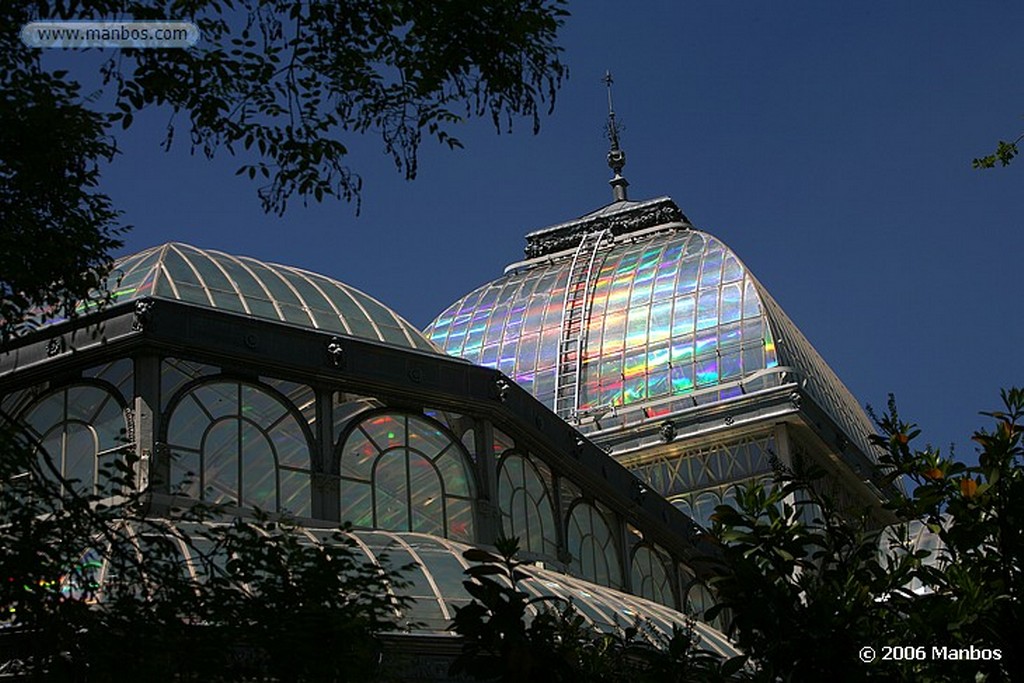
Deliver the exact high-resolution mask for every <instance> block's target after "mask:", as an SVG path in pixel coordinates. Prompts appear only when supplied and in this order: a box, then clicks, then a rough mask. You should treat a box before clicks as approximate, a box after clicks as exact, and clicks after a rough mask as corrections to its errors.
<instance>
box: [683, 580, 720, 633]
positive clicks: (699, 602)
mask: <svg viewBox="0 0 1024 683" xmlns="http://www.w3.org/2000/svg"><path fill="white" fill-rule="evenodd" d="M716 602H717V601H716V600H715V596H714V594H713V593H712V592H711V590H710V589H709V588H708V587H707V586H705V585H704V584H703V583H702V582H700V581H694V582H693V583H691V584H690V585H689V587H687V589H686V599H685V600H684V601H683V611H684V612H685V613H686V614H689V615H690V616H691V617H693V618H694V619H698V620H700V621H703V622H705V623H709V622H708V621H707V619H705V618H704V614H705V613H706V612H707V611H708V610H709V609H711V608H712V607H713V606H714V605H715V603H716ZM710 623H711V624H712V625H713V626H716V627H718V628H721V626H722V617H721V616H718V617H716V618H715V619H714V620H713V621H712V622H710Z"/></svg>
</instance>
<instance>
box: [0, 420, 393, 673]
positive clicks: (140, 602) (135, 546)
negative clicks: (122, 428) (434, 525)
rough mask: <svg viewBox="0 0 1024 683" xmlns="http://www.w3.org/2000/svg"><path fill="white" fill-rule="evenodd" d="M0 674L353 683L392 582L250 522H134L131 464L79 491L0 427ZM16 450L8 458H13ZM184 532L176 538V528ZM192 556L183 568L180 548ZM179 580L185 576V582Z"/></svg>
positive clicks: (367, 659) (348, 556) (357, 557)
mask: <svg viewBox="0 0 1024 683" xmlns="http://www.w3.org/2000/svg"><path fill="white" fill-rule="evenodd" d="M0 435H2V436H0V438H2V441H3V443H2V444H0V446H2V450H0V452H3V453H4V455H5V457H4V458H2V459H0V481H4V482H7V483H6V485H4V486H3V487H2V488H0V577H3V581H2V582H0V609H3V613H4V614H5V616H6V618H5V620H4V623H3V625H2V627H0V634H2V638H0V647H2V648H3V650H2V651H0V672H2V673H9V674H19V675H23V676H26V677H28V678H29V679H39V680H47V681H89V682H95V681H139V680H144V681H153V682H157V683H158V682H160V681H168V682H170V681H190V680H195V681H246V680H275V681H295V682H298V681H365V680H370V679H372V678H373V677H374V675H375V671H376V667H377V664H378V661H379V657H380V645H379V642H378V641H377V638H376V634H378V633H380V632H382V631H395V630H399V629H400V628H401V627H400V624H399V615H400V613H401V610H402V609H403V608H405V607H406V606H407V600H405V599H402V598H394V597H391V596H392V592H391V591H390V590H389V588H394V587H400V586H402V585H403V582H402V580H401V578H400V576H399V575H398V574H396V573H390V572H386V571H384V570H382V569H381V568H380V567H379V566H376V565H369V564H366V563H365V558H364V557H363V556H362V555H361V554H359V553H358V552H356V551H355V550H353V548H352V547H351V541H349V540H348V539H347V537H346V536H344V535H343V534H342V533H340V532H339V533H335V534H334V535H333V537H332V539H331V541H330V542H328V543H325V544H323V545H313V544H311V543H309V541H308V539H306V538H304V537H302V536H300V535H299V534H297V533H296V530H295V529H294V528H293V527H291V526H289V525H288V524H286V523H282V522H279V521H274V520H272V519H269V518H268V517H267V516H265V515H262V514H258V513H257V514H256V515H255V516H254V517H253V518H252V519H249V520H241V519H235V520H233V521H230V522H225V521H224V519H223V517H222V516H220V515H218V514H217V511H216V510H214V509H210V508H204V507H196V508H194V509H192V510H190V511H189V512H187V513H185V514H183V517H182V518H181V519H178V520H175V522H174V523H171V522H170V521H168V520H162V519H153V518H147V517H146V516H145V515H144V508H142V507H141V506H140V503H141V502H142V501H143V498H142V497H141V496H140V495H138V494H133V493H131V492H130V491H129V489H128V487H129V480H130V479H131V476H130V475H131V465H132V463H131V462H130V461H124V462H122V463H121V464H119V465H116V466H113V467H112V468H111V470H109V471H107V472H106V473H105V474H106V475H107V477H106V478H107V483H108V486H107V489H108V491H109V490H113V489H121V490H122V491H123V492H124V491H128V493H126V495H122V496H118V497H103V496H101V495H91V494H86V493H83V492H81V491H79V490H77V489H76V487H75V485H74V482H67V481H61V480H60V479H59V477H57V476H56V475H55V474H54V473H53V472H52V471H48V469H49V468H48V463H49V460H48V458H46V457H45V455H44V456H43V457H42V458H39V457H37V456H36V455H35V453H34V452H33V451H32V450H31V449H29V448H27V447H26V446H25V445H24V443H23V442H21V441H20V440H18V439H16V438H14V436H13V434H12V433H11V431H10V430H7V429H4V430H2V431H0ZM17 456H20V457H17ZM183 530H184V532H183ZM183 546H184V547H187V548H188V550H189V553H190V554H191V555H192V556H193V563H192V566H191V571H190V568H189V566H188V565H187V563H186V562H185V561H184V559H183V555H182V547H183ZM193 572H194V573H193Z"/></svg>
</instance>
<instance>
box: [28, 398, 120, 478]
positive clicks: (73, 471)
mask: <svg viewBox="0 0 1024 683" xmlns="http://www.w3.org/2000/svg"><path fill="white" fill-rule="evenodd" d="M124 409H125V406H124V405H123V403H122V402H121V399H120V398H119V397H118V396H117V395H116V394H115V393H114V392H113V391H112V390H111V389H110V388H108V386H106V385H100V384H75V385H71V386H66V387H62V388H59V389H57V390H55V391H52V392H50V393H48V394H44V395H42V396H40V397H39V398H38V399H36V400H35V401H34V402H33V403H32V404H31V405H29V406H28V408H26V409H25V410H24V411H23V412H22V413H21V415H20V417H19V420H20V422H21V423H22V424H24V425H25V426H26V428H28V429H29V431H30V432H31V433H32V436H33V437H35V439H37V440H38V441H39V443H40V444H41V445H42V448H43V450H44V451H45V456H46V458H45V460H46V462H43V463H42V471H43V473H44V474H46V475H48V476H52V477H53V478H54V479H57V478H58V477H57V475H59V476H60V478H63V479H64V480H65V481H67V482H72V481H74V482H77V483H76V484H75V488H76V489H77V490H78V491H81V492H83V493H86V494H92V493H103V492H108V493H113V492H114V490H115V489H116V488H117V487H116V486H115V485H114V484H112V479H111V477H123V474H122V473H121V472H119V471H118V470H117V468H115V467H114V465H115V463H116V462H117V460H118V458H120V457H123V453H124V451H125V449H126V448H127V447H128V446H129V444H128V443H127V441H126V436H125V434H126V422H125V411H124ZM40 456H41V457H43V454H40Z"/></svg>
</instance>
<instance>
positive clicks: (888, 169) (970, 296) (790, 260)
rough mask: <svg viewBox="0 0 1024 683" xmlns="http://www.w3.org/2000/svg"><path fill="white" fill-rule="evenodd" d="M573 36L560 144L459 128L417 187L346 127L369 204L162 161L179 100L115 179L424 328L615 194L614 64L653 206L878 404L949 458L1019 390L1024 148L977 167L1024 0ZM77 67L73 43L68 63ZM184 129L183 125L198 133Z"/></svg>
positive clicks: (775, 8) (827, 7)
mask: <svg viewBox="0 0 1024 683" xmlns="http://www.w3.org/2000/svg"><path fill="white" fill-rule="evenodd" d="M570 10H571V12H572V13H573V16H572V17H571V18H570V19H569V20H568V23H567V25H566V27H565V30H564V33H563V38H562V41H561V42H562V45H563V46H564V47H565V61H566V62H567V63H568V64H569V66H570V69H571V77H570V79H569V81H568V82H567V83H566V85H565V87H564V88H563V89H562V90H561V92H560V93H559V96H558V101H557V106H556V109H555V112H554V114H553V115H552V116H550V117H546V118H545V119H544V121H543V124H542V130H541V133H540V135H538V136H536V137H534V136H532V135H531V134H530V126H529V123H528V122H520V123H519V124H518V125H517V126H516V128H515V129H514V130H513V132H512V134H511V135H507V134H502V135H500V136H499V135H495V132H494V130H493V128H492V127H491V125H490V123H489V121H486V120H476V121H470V122H468V123H467V124H466V125H464V126H463V127H462V128H461V129H460V130H459V131H458V134H459V136H460V137H461V139H462V140H463V142H464V143H465V144H466V149H464V150H461V151H455V152H450V151H448V150H447V148H442V147H439V146H437V145H435V144H432V143H428V144H427V145H425V147H424V149H423V150H422V155H421V163H420V177H419V178H418V179H417V180H415V181H414V182H406V181H404V180H403V179H402V178H401V177H400V176H399V175H398V174H397V173H396V172H395V171H394V167H393V165H392V163H391V161H390V160H389V159H388V158H387V157H385V155H384V154H383V146H382V144H381V143H380V142H379V141H378V140H376V139H373V138H365V139H347V140H345V142H346V144H348V145H349V146H350V149H351V150H352V155H351V165H352V167H353V168H354V169H355V170H357V171H358V172H359V173H361V174H362V176H363V179H364V188H365V189H364V192H363V204H362V214H361V215H360V216H358V217H356V216H355V214H354V207H352V206H351V205H347V204H343V203H338V202H332V203H327V204H325V205H321V206H314V207H310V208H303V207H302V206H301V205H298V204H296V205H294V206H293V207H292V208H291V209H290V210H289V212H288V213H287V214H286V216H285V217H284V218H277V217H275V216H267V215H264V214H262V213H261V211H260V208H259V203H258V201H257V199H256V196H255V190H256V187H255V185H253V184H251V183H250V182H249V181H247V180H243V179H241V178H238V177H235V176H234V175H233V174H234V170H235V168H236V167H237V165H238V164H239V163H240V160H238V159H231V158H229V157H227V156H225V157H223V158H221V159H217V160H215V161H214V162H209V161H206V160H205V159H203V158H202V157H191V156H189V154H188V150H187V148H185V147H179V148H177V149H176V150H172V151H171V152H170V153H168V154H165V153H163V152H162V151H161V150H160V149H159V141H160V139H161V136H162V130H163V128H164V126H165V125H166V123H167V114H166V113H165V112H159V113H153V114H149V115H146V116H144V117H142V118H141V119H140V120H138V123H137V125H136V126H135V127H134V128H133V129H132V130H131V131H130V132H129V134H126V135H123V136H121V137H120V138H119V143H120V144H121V146H122V147H123V148H124V150H125V151H124V154H123V156H121V157H120V158H119V159H118V160H117V161H116V163H115V164H113V165H112V166H111V167H110V168H109V169H108V170H107V171H106V173H105V177H104V185H103V186H104V189H105V190H107V191H108V192H109V193H110V194H111V195H112V196H113V197H114V198H115V200H116V202H117V203H118V205H119V206H120V207H122V208H123V209H125V211H126V220H127V222H129V223H132V224H134V226H135V229H134V231H132V232H131V233H130V234H129V235H128V236H127V247H126V250H125V252H126V253H127V252H131V251H136V250H139V249H141V248H143V247H147V246H150V245H153V244H157V243H161V242H165V241H169V240H178V241H184V242H189V243H192V244H195V245H196V246H200V247H209V248H217V249H222V250H225V251H229V252H233V253H238V254H244V255H249V256H254V257H257V258H262V259H265V260H270V261H276V262H279V263H285V264H289V265H295V266H300V267H303V268H307V269H309V270H313V271H317V272H320V273H324V274H326V275H328V276H331V277H334V278H337V279H340V280H343V281H345V282H347V283H349V284H351V285H354V286H356V287H358V288H360V289H363V290H364V291H366V292H368V293H370V294H372V295H373V296H375V297H377V298H378V299H380V300H382V301H383V302H384V303H386V304H388V305H390V306H391V307H393V308H394V309H396V310H397V311H398V312H399V313H401V314H403V315H404V316H405V317H406V318H408V319H409V320H410V321H411V322H413V323H414V324H416V325H417V326H420V327H422V326H424V325H426V324H427V323H428V322H429V321H430V320H431V319H432V318H433V317H434V316H435V315H436V314H437V313H439V312H440V311H442V310H443V309H444V308H445V307H446V306H447V305H448V304H450V303H451V302H452V301H454V300H455V299H457V298H459V297H460V296H461V295H463V294H464V293H466V292H468V291H469V290H470V289H472V288H474V287H476V286H477V285H479V284H482V283H483V282H486V281H488V280H491V279H493V278H495V277H497V276H499V275H500V274H501V272H502V269H503V267H504V266H505V265H506V264H508V263H510V262H512V261H516V260H519V259H520V258H521V256H522V247H523V235H524V234H525V233H526V232H528V231H530V230H534V229H537V228H540V227H544V226H546V225H550V224H553V223H557V222H561V221H563V220H568V219H571V218H574V217H576V216H578V215H580V214H583V213H586V212H588V211H590V210H593V209H595V208H597V207H599V206H601V205H603V204H605V203H607V202H609V201H610V199H611V194H610V190H609V188H608V185H607V179H608V177H609V171H608V169H607V167H606V165H605V161H604V155H605V152H606V149H607V143H606V141H605V140H604V138H603V136H602V125H603V121H604V117H605V115H606V99H605V97H606V96H605V90H604V86H603V85H602V84H601V82H600V78H601V75H602V74H603V73H604V71H605V70H606V69H611V70H612V71H613V73H614V74H615V91H614V92H615V103H616V110H617V113H618V115H619V118H620V120H621V121H622V122H623V123H624V124H625V131H624V133H623V136H622V139H623V146H624V148H625V149H626V151H627V154H628V163H627V166H626V169H625V175H626V177H627V178H628V179H629V181H630V182H631V186H630V196H631V198H633V199H643V198H650V197H655V196H660V195H670V196H671V197H673V198H674V199H675V200H676V202H677V203H678V204H679V205H680V206H681V207H682V209H683V211H684V212H685V213H686V214H687V215H688V216H689V218H690V219H691V221H693V222H694V223H695V224H696V225H697V226H698V227H700V228H702V229H705V230H707V231H709V232H711V233H713V234H714V235H716V236H718V237H720V238H721V239H722V240H724V241H725V242H726V243H727V244H728V245H729V246H731V247H732V248H733V249H734V250H735V251H736V253H737V254H738V255H739V256H740V258H741V259H743V260H744V261H745V263H746V264H747V265H748V266H749V268H750V269H751V270H752V271H753V273H754V274H755V275H756V276H757V277H758V278H759V279H760V280H761V281H762V282H763V283H764V284H765V285H766V286H767V287H768V289H769V290H770V291H771V292H772V293H773V294H774V295H775V297H776V299H778V301H779V302H780V303H781V304H782V306H783V308H784V309H785V310H786V311H787V312H788V313H789V315H790V317H792V318H793V320H794V321H795V322H796V323H797V325H798V326H799V327H800V328H801V330H802V331H803V332H804V334H805V335H806V336H807V337H808V338H809V339H810V340H811V342H812V343H813V344H814V345H815V346H816V348H817V349H818V350H819V351H820V352H821V354H822V355H823V356H824V358H825V359H826V360H827V361H828V362H829V363H830V364H831V365H832V366H833V367H834V368H835V370H836V371H837V373H838V374H839V376H840V377H841V378H842V379H843V380H844V381H845V382H846V384H847V385H848V386H849V387H850V389H851V390H852V391H853V393H854V395H855V396H857V398H858V399H859V400H860V401H861V402H862V403H872V404H873V405H875V406H878V407H882V406H884V404H885V401H886V396H887V394H888V393H889V392H894V393H895V394H896V395H897V398H898V399H899V401H900V403H901V406H902V408H903V412H904V413H905V414H906V415H907V416H908V417H912V418H914V419H915V420H916V421H917V422H919V423H920V424H921V426H922V427H923V428H924V430H925V437H927V439H928V440H929V441H931V442H933V443H935V444H936V445H939V446H942V447H943V448H945V447H946V446H947V445H948V444H949V443H950V442H956V444H957V449H958V451H959V454H960V455H961V457H964V458H970V459H973V458H972V454H973V447H972V446H971V445H970V442H969V441H968V437H969V435H970V432H971V430H972V429H974V428H975V427H976V426H978V425H980V424H982V418H980V417H978V416H977V412H978V411H979V410H983V409H990V408H994V407H996V402H997V399H998V389H999V388H1000V387H1001V386H1006V385H1010V384H1012V383H1014V382H1016V383H1018V384H1024V372H1022V369H1024V362H1022V341H1024V316H1022V315H1021V312H1020V300H1021V297H1020V278H1019V275H1018V270H1019V267H1020V262H1021V255H1022V254H1024V232H1022V230H1021V227H1022V226H1021V223H1022V222H1021V218H1020V216H1021V208H1022V207H1021V199H1022V197H1024V159H1022V160H1020V161H1019V162H1018V163H1017V164H1015V165H1012V166H1010V167H1009V168H1007V169H1002V170H993V171H986V172H982V171H975V170H972V169H971V164H970V161H971V159H972V158H973V157H975V156H979V155H981V154H982V153H987V152H988V151H990V150H991V149H992V148H994V146H995V143H996V141H997V140H998V139H999V138H1004V139H1007V138H1012V137H1015V136H1016V135H1017V134H1018V133H1019V132H1020V131H1021V130H1024V120H1022V118H1021V116H1022V114H1024V92H1022V91H1024V87H1022V82H1024V81H1022V79H1021V76H1020V73H1021V68H1022V66H1024V41H1021V40H1020V27H1021V26H1022V25H1024V3H1021V2H1018V1H1017V0H1014V1H1013V2H1010V1H1003V2H988V1H982V2H970V3H964V2H945V1H944V2H930V3H924V2H885V3H883V2H874V3H856V4H855V3H842V4H840V3H816V2H810V1H809V0H808V1H805V2H772V3H763V2H752V1H751V2H727V3H726V2H711V1H710V0H708V1H704V2H685V3H684V2H669V1H665V2H643V3H623V2H611V1H595V0H587V1H586V2H582V1H581V2H575V3H572V4H571V5H570ZM69 57H70V55H69ZM185 137H186V136H185V135H183V134H180V135H179V138H181V139H184V138H185Z"/></svg>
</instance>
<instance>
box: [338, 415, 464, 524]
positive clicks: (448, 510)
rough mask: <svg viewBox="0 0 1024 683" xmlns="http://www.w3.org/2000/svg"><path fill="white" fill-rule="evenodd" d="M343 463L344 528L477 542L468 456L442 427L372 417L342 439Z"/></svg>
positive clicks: (419, 419) (417, 418)
mask: <svg viewBox="0 0 1024 683" xmlns="http://www.w3.org/2000/svg"><path fill="white" fill-rule="evenodd" d="M338 457H339V459H340V462H339V471H340V473H341V519H342V520H343V521H350V522H352V524H353V525H355V526H357V527H364V528H374V529H386V530H389V531H419V532H423V533H428V534H433V535H435V536H442V537H444V538H452V539H455V540H461V541H473V540H474V520H473V497H474V495H475V488H476V487H475V484H474V481H473V474H472V468H471V466H470V460H469V455H468V454H467V453H466V451H465V449H464V448H463V447H462V444H461V443H460V442H459V441H458V440H456V439H455V437H454V435H452V434H451V433H450V432H449V431H448V430H447V429H446V428H445V427H444V426H443V425H441V424H440V423H439V422H435V421H433V420H430V419H428V418H426V417H423V416H421V415H411V414H406V413H394V412H387V413H374V414H371V415H369V416H367V417H364V418H363V419H361V420H360V421H359V422H358V423H357V424H356V425H354V427H353V428H352V429H351V430H350V431H349V432H348V433H347V434H346V435H345V436H344V437H343V438H342V440H341V441H340V445H339V449H338Z"/></svg>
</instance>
